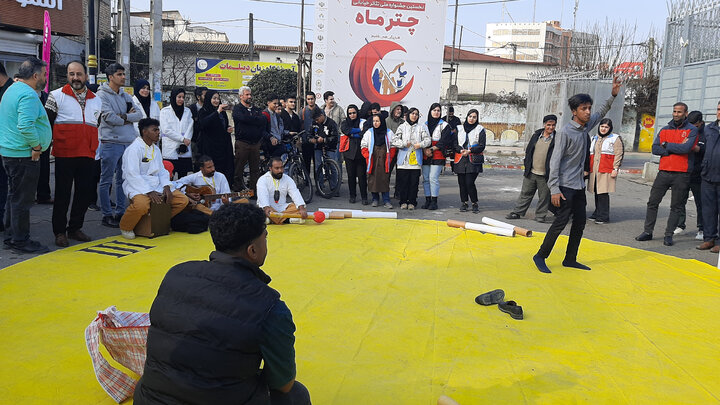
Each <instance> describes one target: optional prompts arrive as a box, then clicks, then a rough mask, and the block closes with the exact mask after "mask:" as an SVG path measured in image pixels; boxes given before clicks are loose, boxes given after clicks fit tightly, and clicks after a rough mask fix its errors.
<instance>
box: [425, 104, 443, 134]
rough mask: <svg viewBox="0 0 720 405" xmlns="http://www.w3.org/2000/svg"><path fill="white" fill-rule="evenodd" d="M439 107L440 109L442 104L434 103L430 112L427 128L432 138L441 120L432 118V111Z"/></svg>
mask: <svg viewBox="0 0 720 405" xmlns="http://www.w3.org/2000/svg"><path fill="white" fill-rule="evenodd" d="M437 107H440V103H432V105H431V106H430V110H428V120H427V123H428V124H427V126H428V132H430V136H432V134H433V132H434V131H435V127H437V125H438V122H440V118H433V116H432V110H434V109H436V108H437Z"/></svg>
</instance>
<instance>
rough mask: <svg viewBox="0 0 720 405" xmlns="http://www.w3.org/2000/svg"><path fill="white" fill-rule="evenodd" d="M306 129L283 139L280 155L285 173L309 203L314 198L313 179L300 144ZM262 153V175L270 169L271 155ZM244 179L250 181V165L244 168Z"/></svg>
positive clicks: (245, 181)
mask: <svg viewBox="0 0 720 405" xmlns="http://www.w3.org/2000/svg"><path fill="white" fill-rule="evenodd" d="M304 132H305V131H300V132H298V133H297V134H295V135H293V136H292V138H290V139H283V140H282V141H281V142H282V144H283V148H284V152H283V154H282V155H281V156H280V158H281V159H282V161H283V166H284V167H285V174H286V175H287V176H289V177H290V178H291V179H293V181H294V182H295V185H296V186H297V188H298V190H299V191H300V195H302V197H303V200H305V203H306V204H309V203H310V202H311V201H312V199H313V184H312V180H311V179H310V173H308V171H307V169H306V168H305V163H304V162H305V161H304V160H303V157H302V151H301V150H300V149H299V147H298V145H299V142H300V140H301V139H302V138H301V137H302V134H303V133H304ZM261 153H262V156H261V157H260V175H263V174H265V172H267V171H268V170H270V157H265V155H264V153H263V152H261ZM243 181H244V183H245V184H249V183H250V166H249V165H247V164H246V165H245V168H244V170H243Z"/></svg>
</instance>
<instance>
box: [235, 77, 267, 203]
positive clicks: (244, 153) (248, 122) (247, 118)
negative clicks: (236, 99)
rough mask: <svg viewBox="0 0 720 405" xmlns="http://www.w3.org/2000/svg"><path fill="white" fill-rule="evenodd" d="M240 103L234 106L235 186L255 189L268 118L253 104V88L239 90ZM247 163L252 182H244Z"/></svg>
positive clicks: (236, 187)
mask: <svg viewBox="0 0 720 405" xmlns="http://www.w3.org/2000/svg"><path fill="white" fill-rule="evenodd" d="M239 94H240V104H237V105H235V107H233V112H232V117H233V122H234V123H235V181H233V188H234V189H235V190H236V191H240V190H242V188H243V186H245V187H246V188H251V189H253V190H255V183H257V179H258V178H259V177H260V146H261V144H262V141H263V139H264V138H265V128H266V126H267V123H268V121H267V118H265V116H264V115H263V113H262V110H261V109H259V108H257V107H253V105H252V90H250V87H247V86H243V87H241V88H240V90H239ZM245 164H248V165H249V166H250V184H244V181H243V172H244V171H245Z"/></svg>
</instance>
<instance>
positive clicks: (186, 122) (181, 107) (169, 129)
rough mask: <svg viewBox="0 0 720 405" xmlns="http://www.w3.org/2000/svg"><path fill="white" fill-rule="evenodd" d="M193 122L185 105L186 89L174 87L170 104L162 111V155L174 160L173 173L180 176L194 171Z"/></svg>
mask: <svg viewBox="0 0 720 405" xmlns="http://www.w3.org/2000/svg"><path fill="white" fill-rule="evenodd" d="M193 124H194V122H193V119H192V113H191V112H190V109H189V108H187V107H185V90H183V89H174V90H173V91H172V92H171V93H170V105H169V106H167V107H165V108H163V109H162V111H160V135H161V136H162V157H163V159H166V160H169V161H170V162H172V164H173V166H174V170H173V174H175V173H178V176H179V177H184V176H186V175H187V174H188V172H191V171H192V152H191V151H190V142H191V140H192V137H193Z"/></svg>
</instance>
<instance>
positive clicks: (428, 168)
mask: <svg viewBox="0 0 720 405" xmlns="http://www.w3.org/2000/svg"><path fill="white" fill-rule="evenodd" d="M442 169H443V167H442V166H440V165H423V167H422V174H423V190H424V191H425V197H437V196H438V195H440V173H441V172H442Z"/></svg>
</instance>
